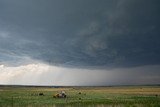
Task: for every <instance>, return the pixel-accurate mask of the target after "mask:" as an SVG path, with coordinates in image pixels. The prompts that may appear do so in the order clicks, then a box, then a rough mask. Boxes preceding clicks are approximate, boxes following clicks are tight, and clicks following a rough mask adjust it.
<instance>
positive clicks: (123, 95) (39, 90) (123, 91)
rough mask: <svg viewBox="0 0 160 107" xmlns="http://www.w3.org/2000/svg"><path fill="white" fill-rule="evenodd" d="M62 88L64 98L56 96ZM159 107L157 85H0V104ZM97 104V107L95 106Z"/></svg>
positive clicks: (9, 106)
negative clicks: (64, 93)
mask: <svg viewBox="0 0 160 107" xmlns="http://www.w3.org/2000/svg"><path fill="white" fill-rule="evenodd" d="M61 91H65V92H66V98H55V97H54V96H55V95H56V94H57V93H60V92H61ZM64 105H65V106H67V107H74V106H75V107H77V106H79V107H84V106H90V107H91V106H93V107H104V105H105V106H106V107H107V106H109V107H112V106H114V107H116V106H118V107H121V106H122V107H160V86H128V87H127V86H126V87H56V88H52V87H9V86H6V87H0V107H59V106H60V107H61V106H62V107H64ZM96 105H97V106H96Z"/></svg>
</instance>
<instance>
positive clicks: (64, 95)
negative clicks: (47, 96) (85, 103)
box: [53, 91, 67, 98]
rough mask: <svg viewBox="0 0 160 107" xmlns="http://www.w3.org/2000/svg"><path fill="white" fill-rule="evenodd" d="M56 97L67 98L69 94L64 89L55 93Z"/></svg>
mask: <svg viewBox="0 0 160 107" xmlns="http://www.w3.org/2000/svg"><path fill="white" fill-rule="evenodd" d="M53 97H54V98H66V97H67V95H66V94H65V92H64V91H62V92H61V93H58V94H56V95H53Z"/></svg>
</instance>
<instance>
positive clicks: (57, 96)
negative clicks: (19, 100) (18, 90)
mask: <svg viewBox="0 0 160 107" xmlns="http://www.w3.org/2000/svg"><path fill="white" fill-rule="evenodd" d="M31 95H32V96H44V93H42V92H41V93H38V94H37V93H36V94H31ZM66 97H67V95H66V92H65V91H61V92H60V93H57V94H55V95H53V98H66Z"/></svg>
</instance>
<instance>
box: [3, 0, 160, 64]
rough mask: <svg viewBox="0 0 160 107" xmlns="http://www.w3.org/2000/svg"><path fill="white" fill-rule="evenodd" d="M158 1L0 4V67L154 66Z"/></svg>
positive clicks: (20, 0) (17, 0)
mask: <svg viewBox="0 0 160 107" xmlns="http://www.w3.org/2000/svg"><path fill="white" fill-rule="evenodd" d="M159 5H160V1H158V0H140V1H139V0H67V1H66V0H34V1H33V0H27V1H26V0H12V1H11V0H0V62H1V63H11V64H15V62H17V61H19V62H22V61H25V60H26V57H27V58H31V59H36V60H40V61H44V62H47V63H49V64H54V65H63V66H76V67H81V66H83V67H84V66H86V67H89V66H107V67H130V66H141V65H154V64H157V65H158V64H160V48H159V46H160V42H159V40H160V37H159V35H160V20H159V19H160V15H159V11H160V7H159Z"/></svg>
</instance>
